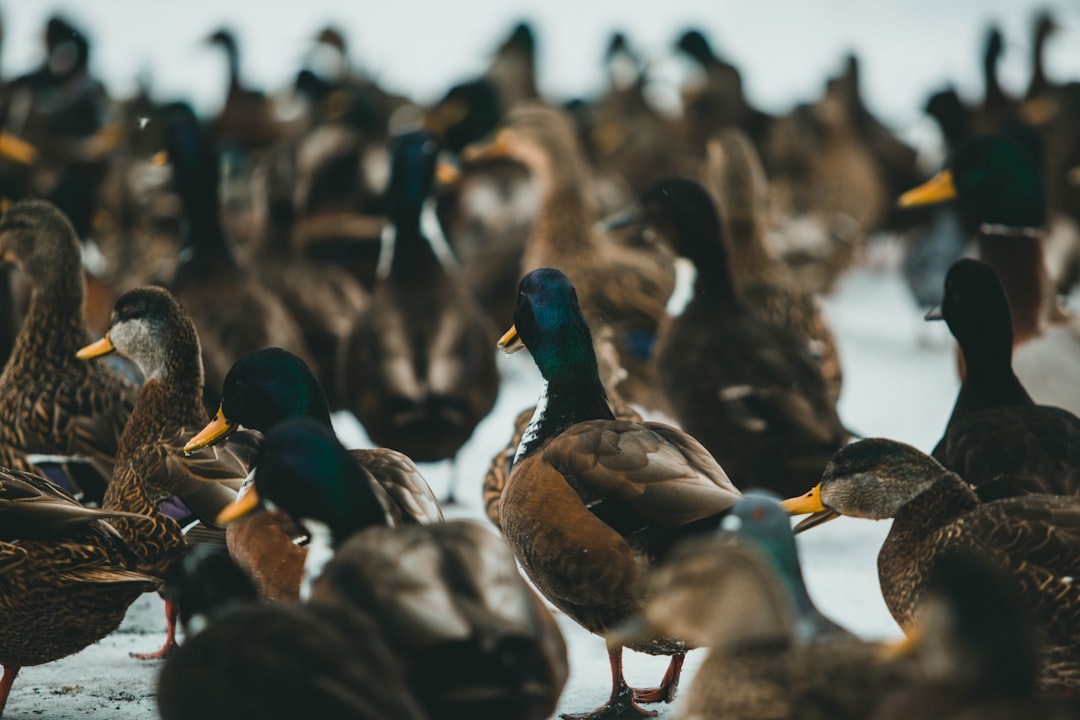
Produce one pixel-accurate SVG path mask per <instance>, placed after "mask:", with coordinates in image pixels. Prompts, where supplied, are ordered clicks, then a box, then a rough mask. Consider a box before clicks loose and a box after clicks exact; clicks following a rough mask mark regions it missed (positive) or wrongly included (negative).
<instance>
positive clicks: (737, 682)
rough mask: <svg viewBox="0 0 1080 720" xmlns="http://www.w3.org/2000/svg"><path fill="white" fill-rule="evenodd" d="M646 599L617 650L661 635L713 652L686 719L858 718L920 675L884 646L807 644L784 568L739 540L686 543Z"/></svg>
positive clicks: (690, 693)
mask: <svg viewBox="0 0 1080 720" xmlns="http://www.w3.org/2000/svg"><path fill="white" fill-rule="evenodd" d="M736 507H738V503H737V504H736ZM731 517H734V516H729V518H731ZM647 597H648V599H647V600H646V601H645V604H644V606H643V607H642V610H641V614H640V616H638V617H636V618H634V619H632V620H630V621H629V622H627V623H625V624H624V625H622V626H620V627H617V628H615V629H614V630H613V632H611V633H610V634H609V635H608V642H609V643H619V642H625V641H627V640H630V639H634V638H637V637H641V636H643V635H647V634H653V633H662V634H665V635H669V636H671V637H677V638H681V639H682V640H684V641H685V642H686V643H687V644H688V645H696V646H699V647H706V648H708V651H707V652H708V654H707V655H706V656H705V659H704V660H703V661H702V663H701V665H700V666H699V667H698V671H697V674H696V675H695V676H694V679H693V681H692V682H691V684H690V687H689V689H688V690H687V693H686V697H684V698H683V699H682V700H681V702H680V705H679V713H678V716H679V717H684V718H701V719H702V720H720V719H721V718H766V717H772V718H781V717H783V718H808V719H809V718H814V719H821V720H825V719H826V718H828V719H829V720H840V719H841V718H850V719H851V720H858V719H860V718H866V717H868V716H869V715H870V713H871V712H872V711H873V709H874V708H875V707H876V706H877V705H878V703H880V702H881V701H882V699H884V698H885V697H887V696H888V695H889V694H890V693H891V692H893V691H895V689H896V688H897V687H898V686H901V685H903V684H905V683H906V682H908V681H909V680H910V679H911V678H912V677H913V670H914V668H913V663H911V662H910V661H908V660H905V659H902V658H900V659H896V660H893V661H891V662H883V661H882V660H881V655H882V650H881V648H880V647H879V646H878V645H877V644H875V643H869V642H864V641H862V640H860V639H858V638H855V637H848V638H846V639H838V640H834V641H832V642H828V643H810V642H801V641H800V640H799V639H798V636H797V633H796V630H795V619H794V613H793V608H792V606H791V603H790V597H789V595H788V592H787V591H786V588H785V587H784V586H783V584H782V582H781V580H780V578H779V577H778V576H777V570H776V567H775V565H774V564H773V563H772V562H771V561H770V560H769V558H768V557H766V555H765V554H764V553H763V552H762V550H761V547H760V546H759V545H757V544H756V543H755V542H753V541H748V540H746V539H745V538H742V537H740V536H737V535H732V534H729V533H716V534H711V535H705V536H701V537H698V538H693V539H692V540H687V541H685V542H683V543H682V544H681V545H679V546H678V547H676V548H675V549H674V550H673V551H672V553H671V555H670V556H669V558H668V560H667V561H666V562H665V563H664V564H663V565H662V566H661V567H659V568H657V569H656V570H655V571H654V572H653V573H652V575H651V576H650V578H649V591H648V596H647Z"/></svg>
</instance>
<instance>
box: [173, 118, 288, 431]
mask: <svg viewBox="0 0 1080 720" xmlns="http://www.w3.org/2000/svg"><path fill="white" fill-rule="evenodd" d="M167 118H168V119H167V121H166V122H167V128H166V133H165V135H166V137H165V148H166V150H165V152H166V154H167V158H168V161H169V164H170V166H171V167H172V170H173V184H174V186H175V188H176V191H177V193H178V194H179V195H180V199H181V204H182V206H183V217H184V226H183V228H182V230H181V256H180V262H179V264H178V267H177V269H176V274H175V276H174V277H173V281H172V284H171V288H170V289H171V290H172V292H173V293H174V294H175V295H176V297H177V299H178V300H179V301H180V302H182V303H183V304H184V307H185V308H186V309H187V312H189V313H190V314H191V317H192V319H193V320H194V321H195V325H196V327H197V328H198V329H199V338H200V341H201V343H202V348H203V365H204V368H205V372H206V379H207V383H206V386H205V392H206V409H207V410H208V411H209V412H213V410H214V408H216V407H217V406H218V404H219V403H220V398H219V397H217V391H218V389H219V388H220V387H221V383H222V381H223V380H224V378H225V374H226V373H227V372H228V371H229V368H230V367H232V364H233V362H235V361H236V360H237V359H238V358H240V357H242V356H243V355H246V354H247V353H249V352H252V351H253V350H257V349H259V348H261V347H268V346H277V347H284V348H288V349H289V350H291V351H292V352H295V353H296V354H298V355H300V356H302V357H304V358H305V359H307V358H308V350H307V348H306V347H305V346H304V339H303V334H302V332H301V330H300V328H299V326H298V325H297V322H296V319H295V318H294V317H293V316H292V315H291V314H289V311H288V310H287V309H286V308H285V306H284V305H283V304H282V302H281V300H279V299H278V298H277V297H276V296H275V295H274V294H273V293H271V292H270V291H269V290H268V289H267V288H266V287H265V286H263V285H262V284H261V283H260V282H258V281H257V280H256V279H255V278H254V277H252V276H251V275H250V274H249V273H247V272H246V271H245V270H244V268H243V267H241V265H240V264H239V263H238V261H237V259H236V256H235V254H234V253H233V249H232V247H231V246H230V243H229V238H228V237H227V235H226V233H225V230H224V228H223V226H222V224H221V221H220V218H219V215H220V207H219V206H220V200H219V184H220V179H219V175H220V160H219V157H218V153H217V150H216V149H215V146H214V144H213V140H212V138H211V137H210V135H209V134H208V133H207V131H206V130H205V128H203V127H202V126H201V125H200V124H199V121H198V118H196V116H195V114H194V112H192V110H191V108H190V107H189V106H187V105H185V104H183V103H176V104H173V105H171V106H170V107H169V108H168V109H167Z"/></svg>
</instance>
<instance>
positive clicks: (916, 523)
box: [878, 472, 979, 630]
mask: <svg viewBox="0 0 1080 720" xmlns="http://www.w3.org/2000/svg"><path fill="white" fill-rule="evenodd" d="M978 504H979V499H978V496H977V495H976V494H975V490H974V489H973V488H972V487H971V486H970V485H969V484H968V483H966V482H965V481H964V480H963V479H961V478H960V476H959V475H957V474H956V473H952V472H944V473H942V474H941V476H940V477H938V478H937V479H936V480H934V481H932V482H931V483H930V485H929V486H928V487H927V488H926V489H925V490H923V491H922V492H921V493H919V494H918V495H916V496H915V497H914V498H912V499H911V500H910V501H908V502H907V503H906V504H904V505H903V507H901V508H900V509H899V510H898V511H897V513H896V517H895V518H894V519H893V524H892V528H891V529H890V530H889V535H888V537H886V538H885V542H884V544H883V545H882V546H881V552H879V553H878V577H879V579H880V581H881V591H882V595H883V596H884V597H885V604H886V605H888V606H889V610H890V612H892V615H893V618H895V619H896V621H897V623H899V625H900V627H902V628H904V629H905V630H908V629H910V628H911V627H912V625H913V621H914V613H913V608H914V606H915V600H916V594H917V593H918V591H919V589H918V588H917V587H916V586H915V584H914V583H911V582H910V581H909V580H910V578H911V577H917V576H918V575H919V574H921V573H923V572H924V571H925V568H923V567H920V566H919V563H921V562H922V558H923V557H924V554H923V552H922V550H923V549H924V548H925V545H926V543H927V542H928V541H929V540H930V539H931V536H932V535H933V534H934V533H935V532H937V531H939V530H940V529H941V528H942V526H943V525H944V524H945V523H947V522H948V521H949V520H951V519H952V518H956V517H959V516H961V515H963V514H964V513H967V512H969V511H970V510H971V509H973V508H974V507H976V506H977V505H978Z"/></svg>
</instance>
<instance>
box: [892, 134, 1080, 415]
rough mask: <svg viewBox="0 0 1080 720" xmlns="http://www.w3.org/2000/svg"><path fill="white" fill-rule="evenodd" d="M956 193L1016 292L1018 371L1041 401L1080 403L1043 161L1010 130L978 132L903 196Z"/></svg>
mask: <svg viewBox="0 0 1080 720" xmlns="http://www.w3.org/2000/svg"><path fill="white" fill-rule="evenodd" d="M949 200H955V201H956V203H957V205H958V207H959V209H960V213H961V216H962V218H963V221H964V224H965V226H966V228H967V231H968V232H969V233H971V234H974V237H975V244H976V247H977V249H978V256H979V257H980V258H981V259H982V260H984V261H986V262H987V263H989V264H990V266H991V267H993V268H994V271H995V272H996V273H997V275H998V278H999V279H1000V281H1001V284H1002V286H1003V287H1004V289H1005V294H1006V296H1007V297H1008V299H1009V307H1010V308H1011V310H1012V328H1013V367H1014V368H1015V370H1016V374H1017V376H1018V377H1019V378H1020V380H1021V382H1023V383H1024V385H1025V387H1026V388H1027V389H1028V391H1029V392H1031V394H1032V397H1034V398H1035V399H1036V400H1038V401H1039V402H1044V403H1048V404H1053V405H1058V406H1060V407H1063V408H1065V409H1067V410H1069V411H1071V412H1073V413H1076V412H1078V411H1080V361H1078V360H1077V358H1078V357H1080V320H1078V319H1077V316H1075V315H1073V314H1070V313H1068V312H1065V311H1064V310H1062V308H1061V307H1060V306H1059V304H1058V302H1057V297H1056V292H1055V289H1054V285H1053V283H1052V282H1051V281H1050V275H1049V272H1048V270H1047V267H1046V265H1045V245H1044V232H1043V227H1044V224H1045V219H1046V208H1045V194H1044V192H1043V182H1042V177H1041V174H1040V171H1039V167H1038V165H1037V163H1036V162H1035V160H1034V159H1033V158H1032V157H1031V155H1030V154H1029V153H1028V152H1027V151H1026V150H1025V149H1024V148H1023V147H1021V146H1020V145H1018V144H1017V143H1015V142H1013V141H1011V140H1009V139H1007V138H1004V137H998V136H978V137H974V138H972V139H970V140H969V141H967V142H965V143H964V144H963V145H961V147H960V148H958V149H957V151H956V152H955V153H954V154H953V155H952V156H951V158H950V159H949V161H948V162H947V163H946V166H945V168H944V169H943V170H942V171H941V172H939V173H938V174H937V175H935V176H934V177H933V178H931V179H930V180H928V181H927V182H926V183H924V184H922V185H920V186H918V187H916V188H914V189H912V190H909V191H908V192H906V193H904V194H903V195H901V196H900V199H899V203H900V205H901V206H903V207H917V206H919V205H924V204H931V203H938V202H945V201H949Z"/></svg>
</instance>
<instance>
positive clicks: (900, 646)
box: [878, 627, 922, 661]
mask: <svg viewBox="0 0 1080 720" xmlns="http://www.w3.org/2000/svg"><path fill="white" fill-rule="evenodd" d="M921 644H922V628H919V627H916V628H913V629H912V631H911V632H909V633H908V634H907V635H906V636H904V637H902V638H900V639H899V640H892V641H889V642H883V643H881V644H880V645H879V646H878V654H879V655H880V656H881V659H882V660H885V661H892V660H899V659H901V658H906V657H910V656H912V655H914V654H915V653H916V651H918V649H919V646H920V645H921Z"/></svg>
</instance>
